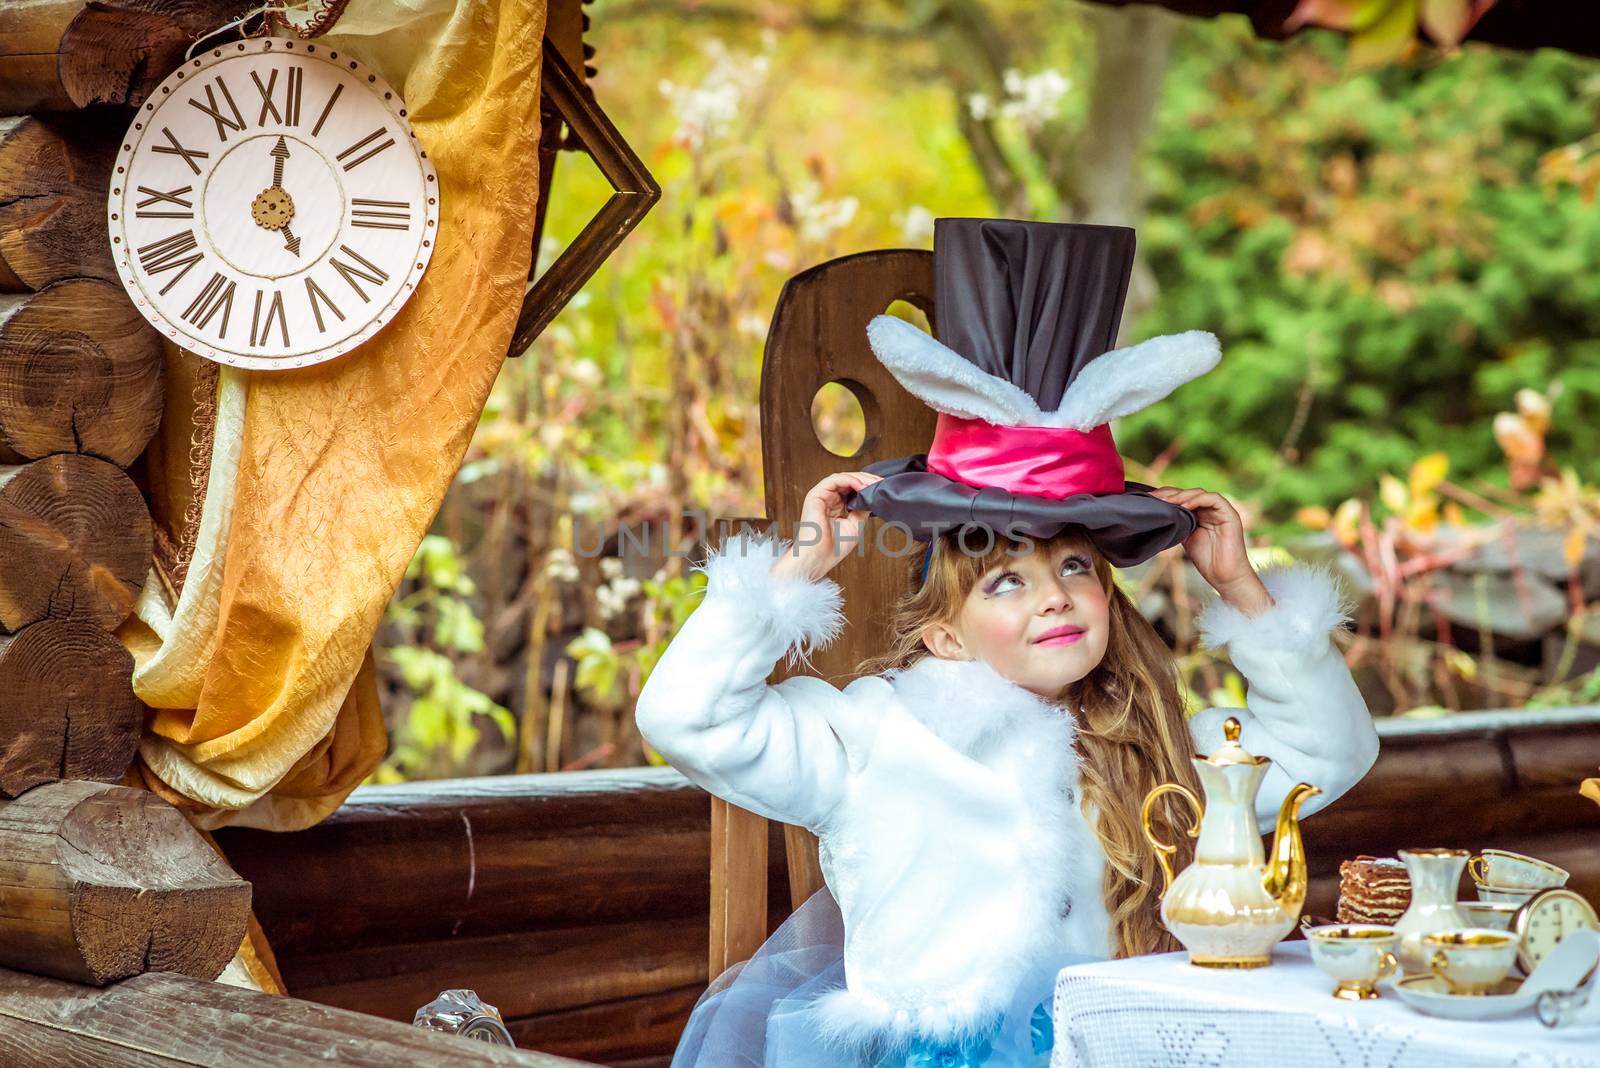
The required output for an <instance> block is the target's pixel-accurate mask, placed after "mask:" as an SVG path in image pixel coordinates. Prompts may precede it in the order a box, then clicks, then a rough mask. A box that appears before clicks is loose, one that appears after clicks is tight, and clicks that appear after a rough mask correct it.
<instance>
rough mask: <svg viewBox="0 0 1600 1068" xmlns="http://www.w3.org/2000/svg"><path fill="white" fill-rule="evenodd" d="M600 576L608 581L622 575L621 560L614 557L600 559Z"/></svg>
mask: <svg viewBox="0 0 1600 1068" xmlns="http://www.w3.org/2000/svg"><path fill="white" fill-rule="evenodd" d="M600 574H602V575H604V576H605V577H606V578H608V579H614V578H616V577H617V576H618V575H620V574H622V560H621V559H619V558H618V557H615V556H605V557H601V559H600Z"/></svg>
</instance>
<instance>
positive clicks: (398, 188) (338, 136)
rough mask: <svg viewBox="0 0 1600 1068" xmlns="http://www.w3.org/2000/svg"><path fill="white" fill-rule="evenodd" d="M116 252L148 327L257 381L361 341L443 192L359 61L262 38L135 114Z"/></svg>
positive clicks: (389, 298) (419, 257)
mask: <svg viewBox="0 0 1600 1068" xmlns="http://www.w3.org/2000/svg"><path fill="white" fill-rule="evenodd" d="M111 187H112V188H111V197H110V204H109V207H108V209H107V211H108V214H109V216H110V218H109V222H110V230H111V242H112V245H111V248H112V252H113V255H114V258H115V260H116V264H117V270H118V272H119V273H120V274H121V276H122V281H123V284H124V286H125V287H126V288H127V290H128V294H129V296H130V297H132V299H133V301H134V304H135V305H136V306H137V307H138V308H139V310H140V312H141V313H143V315H144V316H145V318H147V319H149V320H150V321H151V322H152V323H154V324H155V325H156V327H157V328H158V329H160V330H161V332H162V333H163V334H165V335H167V336H168V337H170V338H171V339H172V340H173V341H175V342H176V343H177V344H179V345H181V346H182V347H183V348H185V349H188V350H190V351H191V352H194V353H197V354H199V355H201V356H205V357H208V358H209V359H213V360H217V361H219V362H222V363H228V364H233V365H235V366H239V367H250V368H257V369H265V368H287V367H304V366H306V365H307V364H313V363H319V362H321V361H323V360H329V359H332V358H333V357H335V356H339V355H341V354H343V353H345V352H348V351H349V350H350V349H352V348H354V347H355V346H357V345H359V344H361V343H362V342H363V341H365V340H367V339H368V338H370V337H371V336H372V335H373V334H375V333H377V331H378V330H379V329H380V328H381V327H382V326H383V325H384V324H385V323H386V322H388V321H389V319H390V318H391V317H393V315H394V314H395V312H397V311H398V310H399V309H400V307H401V306H402V305H403V304H404V303H405V302H406V300H407V299H408V298H409V297H410V296H411V294H412V293H413V292H414V291H415V289H416V285H417V282H418V280H419V279H420V278H421V277H422V272H423V271H424V270H425V269H426V268H427V265H428V258H429V257H430V256H431V255H432V252H433V245H434V241H435V239H436V237H437V233H438V221H439V182H438V178H437V176H436V175H435V173H434V169H433V165H432V164H431V163H430V162H429V161H428V158H427V153H426V152H423V151H422V149H421V147H420V146H419V145H418V144H417V140H416V135H415V134H413V133H412V132H411V128H410V125H409V124H408V123H407V122H406V110H405V106H404V104H403V103H402V101H401V100H400V98H399V97H398V96H397V95H396V94H395V93H394V91H393V90H392V89H390V88H389V86H388V85H386V84H384V82H383V80H382V79H380V78H378V77H377V75H375V74H373V73H372V72H371V71H369V70H367V68H366V67H365V65H364V64H362V63H361V62H360V61H358V60H355V59H352V58H351V57H350V56H348V55H346V54H343V53H341V52H338V51H330V50H329V49H327V48H326V47H325V46H319V45H317V44H315V43H309V44H308V43H306V42H304V41H296V40H293V39H287V38H276V37H269V38H258V39H255V40H250V41H245V42H242V43H238V44H230V45H226V46H224V47H222V48H218V49H214V50H212V51H210V52H208V53H206V54H205V55H203V56H202V57H200V58H199V59H195V60H192V61H191V62H188V63H186V64H184V66H182V67H180V68H179V69H178V70H176V71H174V72H173V73H172V75H171V76H169V77H168V78H167V80H166V81H164V82H163V83H162V84H161V85H160V86H159V87H158V88H157V89H156V91H155V92H154V93H152V94H151V96H150V100H149V102H148V103H146V104H145V105H144V107H142V108H141V109H140V110H139V112H138V114H137V115H136V116H135V119H134V122H133V125H132V126H131V127H130V128H129V129H128V133H127V136H126V137H124V138H123V146H122V150H121V151H120V152H119V153H118V155H117V167H116V172H115V173H114V174H113V175H112V183H111Z"/></svg>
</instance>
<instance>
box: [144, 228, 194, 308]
mask: <svg viewBox="0 0 1600 1068" xmlns="http://www.w3.org/2000/svg"><path fill="white" fill-rule="evenodd" d="M205 255H206V254H205V253H204V252H201V251H200V246H199V243H198V242H196V241H195V239H194V231H193V230H183V231H180V232H178V233H176V234H173V235H172V236H171V237H164V238H162V239H161V240H160V241H152V242H150V243H149V244H148V245H141V246H139V266H140V267H143V268H144V273H145V274H148V275H151V276H154V275H158V274H160V273H161V272H163V271H177V272H178V273H177V274H175V275H173V276H172V280H171V281H169V282H168V283H167V284H166V285H165V286H163V287H162V289H161V295H162V296H166V293H167V290H169V289H171V288H172V287H173V286H175V285H177V284H178V280H179V279H180V278H182V277H183V276H184V275H186V274H188V273H189V268H191V267H193V266H194V265H195V264H197V263H199V262H200V261H201V260H203V259H205Z"/></svg>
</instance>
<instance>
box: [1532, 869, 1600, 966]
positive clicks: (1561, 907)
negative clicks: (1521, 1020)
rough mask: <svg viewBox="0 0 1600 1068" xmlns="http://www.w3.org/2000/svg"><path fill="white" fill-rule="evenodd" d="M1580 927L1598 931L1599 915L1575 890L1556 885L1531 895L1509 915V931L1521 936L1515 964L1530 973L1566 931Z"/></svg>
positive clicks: (1563, 936) (1599, 927)
mask: <svg viewBox="0 0 1600 1068" xmlns="http://www.w3.org/2000/svg"><path fill="white" fill-rule="evenodd" d="M1580 927H1587V928H1589V930H1591V931H1600V916H1597V915H1596V914H1595V910H1594V906H1593V905H1591V904H1589V902H1588V901H1586V900H1585V899H1584V898H1583V896H1582V895H1581V894H1579V893H1578V892H1577V891H1576V890H1570V889H1568V888H1567V887H1564V886H1556V887H1551V888H1550V889H1548V890H1541V891H1539V892H1538V893H1537V894H1535V895H1533V896H1532V897H1530V898H1529V899H1528V900H1527V901H1526V902H1524V903H1523V905H1522V907H1521V908H1519V909H1518V910H1517V911H1516V914H1515V915H1514V916H1512V917H1511V932H1512V933H1513V934H1515V935H1516V936H1517V938H1518V939H1519V940H1520V941H1519V944H1518V946H1517V964H1518V965H1519V966H1520V967H1521V968H1522V972H1523V974H1524V975H1531V974H1532V973H1533V969H1534V968H1535V967H1537V966H1538V964H1539V962H1540V961H1542V960H1544V958H1545V956H1546V955H1547V954H1548V953H1549V952H1550V951H1551V950H1552V949H1554V948H1556V945H1557V943H1559V942H1560V941H1561V940H1562V939H1563V938H1565V937H1566V936H1567V934H1568V932H1571V931H1575V930H1577V929H1578V928H1580ZM1585 981H1587V979H1585Z"/></svg>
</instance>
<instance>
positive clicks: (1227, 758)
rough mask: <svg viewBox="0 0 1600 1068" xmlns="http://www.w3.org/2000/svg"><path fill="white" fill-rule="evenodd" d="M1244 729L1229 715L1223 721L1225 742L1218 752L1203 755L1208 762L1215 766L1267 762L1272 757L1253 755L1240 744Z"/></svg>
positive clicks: (1203, 758) (1269, 761)
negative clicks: (1240, 736) (1241, 733)
mask: <svg viewBox="0 0 1600 1068" xmlns="http://www.w3.org/2000/svg"><path fill="white" fill-rule="evenodd" d="M1242 730H1243V727H1242V726H1241V725H1240V723H1239V721H1238V720H1237V719H1235V718H1234V717H1233V716H1229V717H1228V718H1227V719H1226V720H1224V721H1223V723H1222V738H1223V742H1222V744H1221V745H1219V746H1217V749H1216V752H1214V753H1212V754H1211V755H1210V756H1208V757H1201V758H1199V759H1201V760H1204V761H1205V762H1206V763H1207V764H1210V765H1212V766H1214V767H1219V768H1222V767H1229V766H1231V765H1234V764H1267V763H1271V760H1272V758H1271V757H1258V756H1252V755H1250V754H1249V753H1247V752H1245V748H1244V746H1242V745H1240V744H1239V734H1240V732H1241V731H1242Z"/></svg>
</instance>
